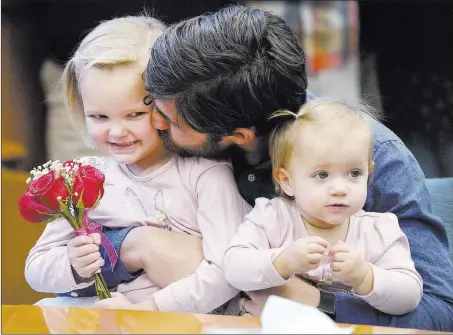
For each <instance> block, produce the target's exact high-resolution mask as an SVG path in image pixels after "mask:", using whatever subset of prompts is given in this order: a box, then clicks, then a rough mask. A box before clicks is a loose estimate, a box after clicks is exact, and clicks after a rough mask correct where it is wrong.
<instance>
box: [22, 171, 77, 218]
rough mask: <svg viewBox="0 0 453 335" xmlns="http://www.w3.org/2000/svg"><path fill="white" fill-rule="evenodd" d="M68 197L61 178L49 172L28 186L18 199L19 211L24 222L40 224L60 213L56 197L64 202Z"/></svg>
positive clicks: (53, 172)
mask: <svg viewBox="0 0 453 335" xmlns="http://www.w3.org/2000/svg"><path fill="white" fill-rule="evenodd" d="M68 196H69V191H68V189H67V187H66V185H65V183H64V179H63V177H62V176H58V177H56V175H55V171H50V172H49V173H47V174H45V175H44V176H41V177H39V178H38V179H37V180H35V181H33V182H32V183H31V184H30V185H29V186H28V189H27V191H26V192H25V193H24V194H23V195H22V196H21V197H20V199H19V211H20V213H21V215H22V217H23V218H24V219H25V220H27V221H31V222H41V221H44V220H46V219H49V218H50V217H51V216H52V215H55V214H57V213H59V212H60V204H59V203H58V200H57V198H58V197H61V198H60V199H61V200H65V199H67V198H68Z"/></svg>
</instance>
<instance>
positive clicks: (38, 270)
mask: <svg viewBox="0 0 453 335" xmlns="http://www.w3.org/2000/svg"><path fill="white" fill-rule="evenodd" d="M74 237H75V233H74V230H73V229H72V227H71V225H70V224H69V223H68V222H67V221H66V220H65V219H62V218H59V219H56V220H54V221H52V222H49V223H47V225H46V228H45V229H44V232H43V233H42V235H41V237H40V238H39V239H38V241H37V242H36V244H35V246H34V247H33V248H32V249H31V250H30V253H29V254H28V257H27V259H26V261H25V279H26V280H27V282H28V284H29V285H30V287H31V288H32V289H34V290H35V291H38V292H48V293H66V292H70V291H72V290H77V289H82V288H85V287H88V286H91V285H92V284H93V280H89V281H86V282H82V283H79V284H77V283H76V281H75V279H74V275H73V273H72V268H71V264H70V263H69V259H68V252H67V248H66V245H67V244H68V242H69V241H70V240H71V239H73V238H74Z"/></svg>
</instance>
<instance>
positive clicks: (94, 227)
mask: <svg viewBox="0 0 453 335" xmlns="http://www.w3.org/2000/svg"><path fill="white" fill-rule="evenodd" d="M86 214H87V213H86V212H85V213H84V218H83V225H84V227H83V228H80V229H77V230H76V231H75V233H76V235H77V236H80V235H85V236H87V235H89V234H92V233H98V234H99V235H101V245H102V246H103V247H104V249H105V251H106V254H107V257H108V259H109V261H110V264H111V270H112V271H113V269H114V268H115V265H116V262H117V261H118V253H117V252H116V250H115V248H114V247H113V244H112V242H110V240H109V239H108V238H107V236H105V235H104V234H103V233H102V226H101V225H100V224H98V223H96V222H94V221H91V222H87V221H88V217H87V215H86Z"/></svg>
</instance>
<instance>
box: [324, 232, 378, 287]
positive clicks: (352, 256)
mask: <svg viewBox="0 0 453 335" xmlns="http://www.w3.org/2000/svg"><path fill="white" fill-rule="evenodd" d="M330 254H331V255H332V263H331V264H330V269H331V270H332V276H333V277H334V278H336V279H338V280H341V281H342V282H343V283H345V284H346V285H349V286H351V287H352V288H353V289H354V291H355V293H357V294H359V295H367V294H369V293H370V292H371V291H372V290H373V270H372V268H371V266H370V265H369V264H368V263H367V262H365V258H364V256H363V253H362V252H361V251H360V250H357V249H355V248H352V247H350V246H349V245H347V244H346V243H344V242H343V241H338V243H337V244H336V245H334V246H333V247H332V249H331V250H330Z"/></svg>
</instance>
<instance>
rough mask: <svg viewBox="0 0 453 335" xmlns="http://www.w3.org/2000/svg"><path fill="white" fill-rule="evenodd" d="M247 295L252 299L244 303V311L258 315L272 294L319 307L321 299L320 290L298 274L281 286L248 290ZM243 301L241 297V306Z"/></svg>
mask: <svg viewBox="0 0 453 335" xmlns="http://www.w3.org/2000/svg"><path fill="white" fill-rule="evenodd" d="M247 295H248V296H249V297H250V299H251V300H247V301H246V302H245V303H244V305H243V307H244V310H245V311H243V312H246V313H249V314H251V315H253V316H258V317H259V316H260V315H261V312H262V311H263V307H264V304H265V303H266V301H267V299H268V298H269V296H271V295H276V296H279V297H282V298H286V299H290V300H294V301H297V302H300V303H302V304H305V305H310V306H313V307H318V305H319V299H320V294H319V290H318V289H317V288H316V287H313V286H312V285H310V284H308V283H306V282H305V281H304V280H302V279H301V278H299V277H297V276H295V277H293V278H291V279H290V280H289V281H288V282H287V283H285V284H283V285H281V286H276V287H272V288H268V289H265V290H259V291H251V292H247ZM242 303H243V302H242V301H241V299H239V304H240V308H241V306H242Z"/></svg>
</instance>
